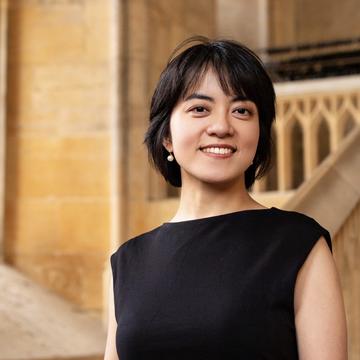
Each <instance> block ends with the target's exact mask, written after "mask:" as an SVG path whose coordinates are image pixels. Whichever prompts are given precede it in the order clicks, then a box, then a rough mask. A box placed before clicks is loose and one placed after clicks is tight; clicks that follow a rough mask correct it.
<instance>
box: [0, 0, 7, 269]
mask: <svg viewBox="0 0 360 360" xmlns="http://www.w3.org/2000/svg"><path fill="white" fill-rule="evenodd" d="M6 35H7V0H0V198H1V201H0V263H1V262H3V259H4V249H3V237H4V201H5V192H4V185H5V134H6V128H5V116H6V98H5V94H6V55H7V51H6V49H7V42H6V40H7V36H6Z"/></svg>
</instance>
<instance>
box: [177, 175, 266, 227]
mask: <svg viewBox="0 0 360 360" xmlns="http://www.w3.org/2000/svg"><path fill="white" fill-rule="evenodd" d="M257 208H259V209H260V208H264V206H263V205H261V204H259V203H258V202H256V201H255V200H254V199H253V198H252V197H251V196H250V195H249V193H248V191H247V190H246V188H245V185H244V183H243V180H242V181H238V182H237V183H234V184H230V185H229V184H227V185H224V184H220V185H214V184H208V183H204V182H201V183H200V182H197V183H196V182H195V183H189V182H185V183H184V184H183V185H182V188H181V195H180V204H179V207H178V210H177V212H176V214H175V216H174V217H173V219H172V220H171V221H184V220H192V219H199V218H203V217H209V216H215V215H220V214H225V213H229V212H235V211H239V210H246V209H257Z"/></svg>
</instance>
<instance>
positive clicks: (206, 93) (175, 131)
mask: <svg viewBox="0 0 360 360" xmlns="http://www.w3.org/2000/svg"><path fill="white" fill-rule="evenodd" d="M259 131H260V130H259V116H258V111H257V108H256V105H255V103H253V102H252V101H250V100H246V99H243V98H238V97H236V96H235V95H230V96H228V95H226V94H225V93H224V92H223V90H222V89H221V86H220V85H219V82H218V78H217V76H216V74H215V73H214V72H213V70H208V71H207V73H206V74H205V76H204V77H203V80H202V82H201V84H200V86H199V87H198V88H197V89H195V90H194V91H192V92H191V93H189V94H187V95H186V96H185V97H184V100H180V101H179V102H178V103H177V105H176V106H175V107H174V109H173V111H172V114H171V118H170V132H171V140H172V141H171V143H170V142H168V141H164V142H163V144H164V146H165V147H166V149H167V150H168V151H172V152H173V154H174V157H175V159H176V161H177V162H178V164H179V165H180V167H181V179H182V185H183V186H184V185H185V184H186V182H188V181H200V182H205V183H217V184H220V183H230V182H234V181H242V183H243V184H244V186H245V182H244V173H245V170H246V169H247V168H248V167H249V166H250V165H251V163H252V161H253V159H254V157H255V153H256V149H257V144H258V140H259Z"/></svg>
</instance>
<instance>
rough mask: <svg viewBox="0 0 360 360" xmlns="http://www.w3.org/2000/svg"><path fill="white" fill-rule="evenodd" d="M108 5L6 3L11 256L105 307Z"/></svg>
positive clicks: (83, 302)
mask: <svg viewBox="0 0 360 360" xmlns="http://www.w3.org/2000/svg"><path fill="white" fill-rule="evenodd" d="M109 16H110V8H109V2H104V1H102V0H90V1H87V0H86V1H85V0H77V1H68V0H61V1H35V0H19V1H11V3H10V6H9V19H8V20H9V39H10V41H9V57H8V87H7V91H8V103H7V105H8V109H7V139H6V183H5V186H6V202H5V204H6V207H5V240H4V248H5V249H4V251H5V260H6V261H7V262H8V263H11V264H13V265H14V266H16V267H18V268H19V269H21V270H22V271H23V272H24V273H26V274H28V275H29V276H30V277H32V278H33V279H35V280H36V281H38V282H39V283H40V284H42V285H44V286H46V287H48V288H51V289H53V290H55V291H56V292H57V293H59V294H60V295H62V296H63V297H65V298H66V299H68V300H71V301H72V302H74V303H76V304H78V305H79V306H81V307H83V308H84V309H92V310H98V311H100V310H101V308H102V296H101V294H102V272H103V267H104V264H105V263H106V260H107V256H108V251H109V246H110V239H109V237H110V189H109V176H110V158H109V154H110V141H111V133H110V126H109V114H110V110H109V109H110V96H109V95H110V93H111V80H112V79H111V77H110V63H111V61H112V59H110V55H109V51H110V50H109V49H110V41H111V38H110V25H111V24H110V22H109Z"/></svg>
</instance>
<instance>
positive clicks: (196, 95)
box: [184, 93, 215, 102]
mask: <svg viewBox="0 0 360 360" xmlns="http://www.w3.org/2000/svg"><path fill="white" fill-rule="evenodd" d="M192 99H200V100H208V101H211V102H215V100H214V98H212V97H211V96H207V95H203V94H199V93H193V94H191V95H189V96H187V97H186V98H185V100H184V101H189V100H192Z"/></svg>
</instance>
